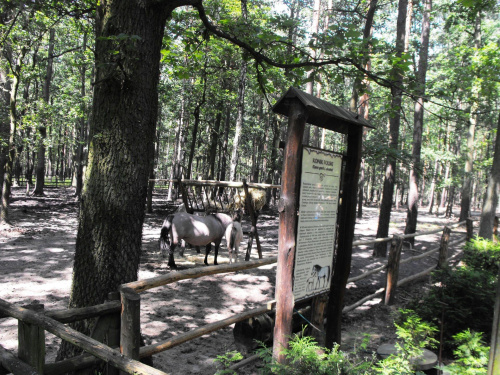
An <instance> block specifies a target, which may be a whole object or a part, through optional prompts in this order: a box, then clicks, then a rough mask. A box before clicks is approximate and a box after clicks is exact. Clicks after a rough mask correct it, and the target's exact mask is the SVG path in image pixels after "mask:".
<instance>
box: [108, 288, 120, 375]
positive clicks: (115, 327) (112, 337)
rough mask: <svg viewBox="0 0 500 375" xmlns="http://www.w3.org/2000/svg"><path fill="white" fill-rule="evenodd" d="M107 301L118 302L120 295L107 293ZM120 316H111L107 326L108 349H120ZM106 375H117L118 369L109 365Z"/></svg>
mask: <svg viewBox="0 0 500 375" xmlns="http://www.w3.org/2000/svg"><path fill="white" fill-rule="evenodd" d="M108 300H109V301H116V300H120V294H119V293H118V292H111V293H108ZM120 324H121V322H120V314H113V317H112V319H111V324H110V325H109V329H108V334H107V340H106V341H107V343H108V346H109V347H110V348H118V347H120ZM106 367H107V373H108V375H118V372H119V371H118V369H117V368H116V367H114V366H112V365H110V364H109V363H108V364H107V365H106Z"/></svg>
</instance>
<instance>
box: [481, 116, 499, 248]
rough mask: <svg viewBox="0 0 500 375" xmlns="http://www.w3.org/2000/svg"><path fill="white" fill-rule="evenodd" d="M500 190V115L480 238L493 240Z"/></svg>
mask: <svg viewBox="0 0 500 375" xmlns="http://www.w3.org/2000/svg"><path fill="white" fill-rule="evenodd" d="M499 189H500V115H498V123H497V137H496V140H495V153H494V154H493V165H492V166H491V174H490V177H489V178H488V186H487V188H486V193H485V195H484V201H483V208H482V211H481V221H480V223H479V231H478V236H479V237H483V238H487V239H490V240H491V239H492V237H493V225H494V222H495V216H496V210H497V207H498V192H499Z"/></svg>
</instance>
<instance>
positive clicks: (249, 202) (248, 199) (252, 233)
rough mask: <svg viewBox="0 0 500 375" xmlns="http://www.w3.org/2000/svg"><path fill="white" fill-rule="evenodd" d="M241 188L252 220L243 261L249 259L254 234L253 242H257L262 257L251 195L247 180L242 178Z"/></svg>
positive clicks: (260, 257)
mask: <svg viewBox="0 0 500 375" xmlns="http://www.w3.org/2000/svg"><path fill="white" fill-rule="evenodd" d="M243 189H244V190H245V203H246V207H247V209H248V214H249V215H250V220H251V222H252V228H251V229H250V234H249V235H248V246H247V253H246V255H245V261H247V262H248V261H249V260H250V252H251V251H252V243H253V237H254V236H255V242H256V244H257V252H258V253H259V259H262V248H261V247H260V239H259V233H258V232H257V215H256V214H255V212H254V210H253V204H252V196H251V195H250V194H249V192H248V185H247V180H246V179H244V180H243Z"/></svg>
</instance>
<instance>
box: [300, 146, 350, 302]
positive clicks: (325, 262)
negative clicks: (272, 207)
mask: <svg viewBox="0 0 500 375" xmlns="http://www.w3.org/2000/svg"><path fill="white" fill-rule="evenodd" d="M341 172H342V157H341V156H340V155H338V154H335V153H332V152H329V151H324V150H318V149H314V148H309V147H304V148H303V152H302V176H301V184H300V197H299V220H298V225H297V246H296V250H295V268H294V281H293V295H294V298H295V300H298V299H302V298H305V297H309V296H311V295H315V294H320V293H323V292H325V291H328V290H329V289H330V282H331V275H332V263H333V255H334V247H335V234H336V227H337V209H338V203H339V191H340V176H341Z"/></svg>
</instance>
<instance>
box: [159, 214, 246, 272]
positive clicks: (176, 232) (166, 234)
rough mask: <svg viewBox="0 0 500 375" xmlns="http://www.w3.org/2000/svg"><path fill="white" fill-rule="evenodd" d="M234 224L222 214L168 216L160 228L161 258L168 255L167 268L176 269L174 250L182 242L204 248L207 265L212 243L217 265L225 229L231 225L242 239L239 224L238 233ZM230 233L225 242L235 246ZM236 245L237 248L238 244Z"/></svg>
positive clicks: (228, 217) (227, 216)
mask: <svg viewBox="0 0 500 375" xmlns="http://www.w3.org/2000/svg"><path fill="white" fill-rule="evenodd" d="M234 223H236V222H233V220H232V219H231V217H230V216H229V215H226V214H223V213H216V214H211V215H207V216H195V215H191V214H188V213H186V212H178V213H175V214H172V215H168V216H167V218H166V219H165V221H164V222H163V226H162V228H161V234H160V250H161V252H162V253H163V256H166V255H167V253H168V266H169V267H171V268H177V266H176V264H175V261H174V250H175V248H176V246H177V245H178V244H180V243H181V242H182V240H184V241H185V242H187V243H188V244H191V245H193V246H206V250H205V264H206V265H208V262H207V258H208V254H209V253H210V250H211V243H212V242H214V244H215V257H214V264H215V265H217V255H218V253H219V246H220V243H221V241H222V237H224V234H226V228H228V226H230V225H231V224H233V227H236V234H240V233H241V237H243V231H242V230H241V224H239V223H238V224H239V231H238V228H237V226H235V225H234ZM232 233H233V230H231V232H230V233H229V237H226V240H227V242H228V244H229V243H231V244H234V245H236V242H237V241H236V239H234V241H231V236H232ZM226 236H227V234H226ZM236 237H238V236H236ZM240 241H241V239H240ZM237 244H238V246H239V242H238V243H237Z"/></svg>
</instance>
